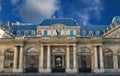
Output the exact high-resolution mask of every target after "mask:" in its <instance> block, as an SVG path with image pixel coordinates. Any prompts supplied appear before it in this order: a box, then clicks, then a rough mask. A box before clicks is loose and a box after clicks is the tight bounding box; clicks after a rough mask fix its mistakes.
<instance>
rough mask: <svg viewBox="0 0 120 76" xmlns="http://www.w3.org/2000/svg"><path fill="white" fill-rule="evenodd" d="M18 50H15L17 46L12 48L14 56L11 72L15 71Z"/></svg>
mask: <svg viewBox="0 0 120 76" xmlns="http://www.w3.org/2000/svg"><path fill="white" fill-rule="evenodd" d="M17 54H18V51H17V46H15V48H14V58H13V69H12V71H13V72H17V57H18V55H17Z"/></svg>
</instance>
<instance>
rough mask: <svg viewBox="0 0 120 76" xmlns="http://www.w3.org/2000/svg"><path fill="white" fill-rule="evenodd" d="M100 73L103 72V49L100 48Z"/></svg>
mask: <svg viewBox="0 0 120 76" xmlns="http://www.w3.org/2000/svg"><path fill="white" fill-rule="evenodd" d="M100 72H104V60H103V49H102V46H100Z"/></svg>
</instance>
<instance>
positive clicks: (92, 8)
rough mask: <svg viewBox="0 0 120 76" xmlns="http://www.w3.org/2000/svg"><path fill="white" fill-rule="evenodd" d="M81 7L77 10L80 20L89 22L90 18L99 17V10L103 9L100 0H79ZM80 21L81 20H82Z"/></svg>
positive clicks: (98, 18)
mask: <svg viewBox="0 0 120 76" xmlns="http://www.w3.org/2000/svg"><path fill="white" fill-rule="evenodd" d="M81 2H82V3H81V4H82V5H83V8H82V9H81V10H80V11H78V12H77V15H78V16H79V17H80V18H81V20H82V21H87V22H89V20H90V19H93V18H94V19H97V20H100V19H101V12H102V11H103V10H104V7H103V3H102V2H101V0H81ZM82 21H81V22H82Z"/></svg>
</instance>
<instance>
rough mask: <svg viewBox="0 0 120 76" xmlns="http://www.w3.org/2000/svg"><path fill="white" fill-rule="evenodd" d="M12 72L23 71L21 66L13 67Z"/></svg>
mask: <svg viewBox="0 0 120 76" xmlns="http://www.w3.org/2000/svg"><path fill="white" fill-rule="evenodd" d="M12 72H13V73H22V72H23V68H13V69H12Z"/></svg>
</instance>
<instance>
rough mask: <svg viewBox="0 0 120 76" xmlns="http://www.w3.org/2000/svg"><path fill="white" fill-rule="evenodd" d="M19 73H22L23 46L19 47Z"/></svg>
mask: <svg viewBox="0 0 120 76" xmlns="http://www.w3.org/2000/svg"><path fill="white" fill-rule="evenodd" d="M19 72H23V46H20V59H19Z"/></svg>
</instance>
